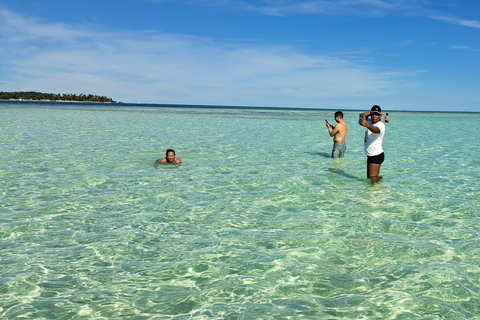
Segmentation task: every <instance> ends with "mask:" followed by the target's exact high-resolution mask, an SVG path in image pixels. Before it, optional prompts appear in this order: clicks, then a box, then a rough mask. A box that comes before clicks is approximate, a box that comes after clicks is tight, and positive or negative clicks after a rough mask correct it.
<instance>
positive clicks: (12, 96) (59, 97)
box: [0, 91, 117, 103]
mask: <svg viewBox="0 0 480 320" xmlns="http://www.w3.org/2000/svg"><path fill="white" fill-rule="evenodd" d="M0 100H32V101H72V102H104V103H116V102H117V101H114V100H112V99H111V98H107V97H103V96H97V95H93V94H88V95H87V94H83V93H81V94H79V95H77V94H59V93H57V94H55V93H42V92H34V91H17V92H3V91H0Z"/></svg>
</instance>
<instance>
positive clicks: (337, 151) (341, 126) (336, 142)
mask: <svg viewBox="0 0 480 320" xmlns="http://www.w3.org/2000/svg"><path fill="white" fill-rule="evenodd" d="M335 121H336V122H337V125H336V126H335V127H334V126H333V125H332V124H331V123H328V122H327V129H328V133H329V134H330V137H333V150H332V158H341V157H343V156H344V155H345V150H346V149H347V145H346V144H345V139H346V138H347V131H348V125H347V123H346V122H345V121H343V112H342V111H337V112H335Z"/></svg>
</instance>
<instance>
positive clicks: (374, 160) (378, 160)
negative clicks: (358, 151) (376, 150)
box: [367, 152, 385, 164]
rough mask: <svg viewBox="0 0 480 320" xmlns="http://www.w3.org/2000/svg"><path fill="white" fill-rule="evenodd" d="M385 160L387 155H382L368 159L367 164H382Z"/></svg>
mask: <svg viewBox="0 0 480 320" xmlns="http://www.w3.org/2000/svg"><path fill="white" fill-rule="evenodd" d="M384 160H385V153H383V152H382V153H380V154H379V155H376V156H371V157H367V163H375V164H382V163H383V161H384Z"/></svg>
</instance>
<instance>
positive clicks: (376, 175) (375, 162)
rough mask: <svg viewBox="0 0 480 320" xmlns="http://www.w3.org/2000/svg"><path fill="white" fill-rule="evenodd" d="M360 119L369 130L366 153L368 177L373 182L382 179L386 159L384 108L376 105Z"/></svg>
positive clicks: (366, 137) (367, 132) (365, 146)
mask: <svg viewBox="0 0 480 320" xmlns="http://www.w3.org/2000/svg"><path fill="white" fill-rule="evenodd" d="M361 116H362V114H360V119H358V123H359V124H360V125H361V126H364V127H365V128H367V129H368V130H367V131H365V143H364V148H365V154H366V155H367V177H368V178H369V179H370V180H371V181H372V184H374V183H377V182H378V181H379V180H381V179H382V176H380V167H381V165H382V163H383V161H384V159H385V154H384V153H383V147H382V142H383V136H384V134H385V124H383V122H382V121H381V120H382V109H381V108H380V107H379V106H377V105H374V106H373V107H372V109H371V110H370V111H367V112H365V113H363V117H361Z"/></svg>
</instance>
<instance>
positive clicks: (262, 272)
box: [0, 103, 480, 319]
mask: <svg viewBox="0 0 480 320" xmlns="http://www.w3.org/2000/svg"><path fill="white" fill-rule="evenodd" d="M389 114H390V119H391V123H389V124H387V131H386V135H385V139H384V149H385V154H386V161H385V163H384V164H383V165H382V168H381V174H382V175H383V177H384V179H383V181H382V182H380V183H379V184H376V185H374V186H372V185H370V183H369V182H368V180H367V179H366V178H365V176H366V158H365V155H364V152H363V145H362V142H363V131H364V130H363V128H362V127H360V126H358V125H357V124H356V123H355V122H356V119H357V116H358V111H346V112H345V120H346V122H347V123H348V124H349V125H350V130H349V134H348V137H347V152H346V157H345V158H343V159H335V160H333V159H330V158H329V154H330V152H331V148H332V139H331V138H330V137H329V136H328V133H327V130H326V128H325V124H324V119H325V118H327V119H329V121H330V122H333V111H328V110H261V109H253V110H251V109H228V108H227V109H219V108H186V107H182V108H151V107H128V106H123V107H119V106H105V105H101V106H98V105H77V104H38V103H21V104H13V103H2V104H0V116H1V122H2V125H1V128H0V178H1V179H0V239H1V242H0V318H2V319H3V318H5V319H14V318H22V319H119V318H125V319H258V318H262V319H287V318H291V319H297V318H305V319H414V318H422V319H472V318H475V317H478V316H479V315H480V293H479V292H480V239H479V236H478V233H479V232H478V231H479V228H480V227H479V225H480V201H479V199H480V187H479V184H478V181H479V178H480V173H479V169H478V168H479V165H480V160H479V158H480V150H479V148H478V124H479V123H480V114H478V113H472V114H450V113H408V112H389ZM167 148H174V149H175V150H176V152H177V156H178V157H179V158H180V159H181V160H182V162H183V164H182V165H179V166H177V165H162V166H160V167H158V169H155V168H154V166H153V164H154V162H155V160H156V159H158V158H162V157H163V156H164V153H165V149H167Z"/></svg>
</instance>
